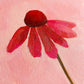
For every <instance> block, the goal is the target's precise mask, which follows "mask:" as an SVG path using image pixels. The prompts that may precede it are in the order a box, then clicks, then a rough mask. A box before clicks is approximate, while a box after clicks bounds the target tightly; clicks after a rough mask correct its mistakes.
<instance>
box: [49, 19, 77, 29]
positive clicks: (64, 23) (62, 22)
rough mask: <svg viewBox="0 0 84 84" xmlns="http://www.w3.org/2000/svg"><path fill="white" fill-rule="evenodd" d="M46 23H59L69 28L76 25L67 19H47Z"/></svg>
mask: <svg viewBox="0 0 84 84" xmlns="http://www.w3.org/2000/svg"><path fill="white" fill-rule="evenodd" d="M48 24H60V25H63V26H66V27H69V28H73V27H75V26H76V24H75V23H72V22H68V21H62V20H48Z"/></svg>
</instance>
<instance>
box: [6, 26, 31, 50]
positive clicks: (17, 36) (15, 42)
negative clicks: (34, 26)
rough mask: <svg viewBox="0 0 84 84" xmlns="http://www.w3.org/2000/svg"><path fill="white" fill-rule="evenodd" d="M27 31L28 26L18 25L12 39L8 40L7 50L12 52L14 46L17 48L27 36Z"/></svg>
mask: <svg viewBox="0 0 84 84" xmlns="http://www.w3.org/2000/svg"><path fill="white" fill-rule="evenodd" d="M28 31H29V27H28V26H24V27H20V28H19V29H18V30H17V31H16V32H15V33H14V35H13V37H12V39H11V40H10V42H9V44H8V46H7V51H8V52H12V51H13V50H15V49H16V48H18V47H19V46H20V45H21V44H22V43H23V42H24V41H25V40H26V38H27V34H28Z"/></svg>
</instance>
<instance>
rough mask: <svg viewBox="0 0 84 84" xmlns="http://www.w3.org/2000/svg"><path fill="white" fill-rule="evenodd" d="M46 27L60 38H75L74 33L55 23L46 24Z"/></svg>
mask: <svg viewBox="0 0 84 84" xmlns="http://www.w3.org/2000/svg"><path fill="white" fill-rule="evenodd" d="M48 26H49V27H50V28H51V30H53V31H54V32H55V33H56V34H58V35H59V36H61V37H65V38H72V37H76V36H77V35H76V33H75V32H74V31H73V30H72V29H71V28H69V27H67V26H64V25H61V24H55V23H48Z"/></svg>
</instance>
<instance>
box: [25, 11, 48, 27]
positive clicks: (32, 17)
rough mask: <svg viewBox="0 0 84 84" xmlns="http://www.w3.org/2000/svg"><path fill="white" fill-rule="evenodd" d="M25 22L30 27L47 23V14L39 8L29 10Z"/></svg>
mask: <svg viewBox="0 0 84 84" xmlns="http://www.w3.org/2000/svg"><path fill="white" fill-rule="evenodd" d="M24 22H25V24H26V25H28V26H30V27H38V26H42V25H45V24H46V23H47V18H46V16H45V15H44V14H43V13H42V12H41V11H38V10H31V11H29V12H27V14H26V16H25V19H24Z"/></svg>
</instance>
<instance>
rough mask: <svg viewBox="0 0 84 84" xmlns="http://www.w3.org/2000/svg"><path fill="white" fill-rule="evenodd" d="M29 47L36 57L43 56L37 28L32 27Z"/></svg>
mask: <svg viewBox="0 0 84 84" xmlns="http://www.w3.org/2000/svg"><path fill="white" fill-rule="evenodd" d="M28 47H29V50H30V52H31V54H32V56H34V57H40V56H41V43H40V40H39V37H38V34H37V32H36V29H35V28H31V31H30V36H29V41H28Z"/></svg>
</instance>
